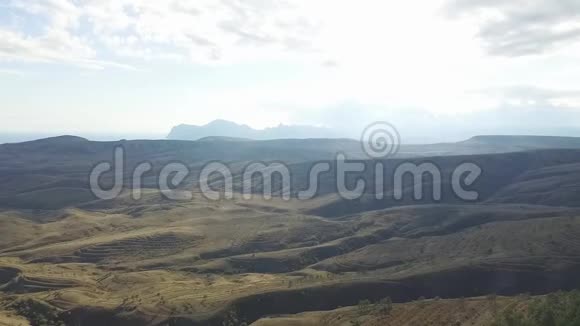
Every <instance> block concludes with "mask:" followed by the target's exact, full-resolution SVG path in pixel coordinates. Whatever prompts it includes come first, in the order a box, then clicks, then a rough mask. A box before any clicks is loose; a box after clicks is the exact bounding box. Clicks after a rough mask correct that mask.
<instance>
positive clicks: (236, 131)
mask: <svg viewBox="0 0 580 326" xmlns="http://www.w3.org/2000/svg"><path fill="white" fill-rule="evenodd" d="M206 137H226V138H244V139H259V140H265V139H280V138H339V135H338V133H335V132H334V131H333V130H331V129H327V128H319V127H313V126H289V125H284V124H279V125H278V126H277V127H271V128H266V129H263V130H257V129H252V128H251V127H249V126H247V125H243V124H237V123H235V122H232V121H228V120H223V119H218V120H214V121H212V122H210V123H208V124H206V125H203V126H195V125H186V124H181V125H179V126H176V127H173V128H172V129H171V132H170V133H169V135H168V136H167V139H178V140H199V139H202V138H206Z"/></svg>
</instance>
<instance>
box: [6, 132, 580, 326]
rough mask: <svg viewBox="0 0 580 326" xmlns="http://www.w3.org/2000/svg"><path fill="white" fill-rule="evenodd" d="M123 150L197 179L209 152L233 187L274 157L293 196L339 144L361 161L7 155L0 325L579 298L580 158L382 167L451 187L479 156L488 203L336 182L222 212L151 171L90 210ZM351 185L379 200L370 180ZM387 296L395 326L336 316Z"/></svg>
mask: <svg viewBox="0 0 580 326" xmlns="http://www.w3.org/2000/svg"><path fill="white" fill-rule="evenodd" d="M120 144H122V145H123V146H125V148H126V149H127V153H126V158H127V161H128V166H133V165H135V164H136V163H138V162H140V161H142V160H145V159H147V160H149V161H151V162H152V163H154V166H155V168H154V170H155V171H159V168H160V167H161V166H162V164H164V163H166V162H170V161H174V160H183V162H186V163H187V164H188V165H189V166H191V167H192V169H193V170H195V169H199V167H200V166H202V165H203V162H205V161H207V160H209V159H224V160H226V161H228V160H231V161H229V162H230V163H232V164H235V166H237V167H238V170H236V171H235V173H234V177H235V179H234V181H235V182H234V185H235V189H238V190H239V189H240V188H239V187H240V184H239V175H240V174H239V172H240V171H241V169H242V167H243V166H244V165H245V164H247V162H248V161H250V160H254V159H260V160H264V161H269V160H274V159H276V157H277V156H281V157H282V158H284V159H285V160H287V161H288V162H289V163H290V164H289V168H290V170H291V171H292V175H293V178H295V180H296V182H297V186H298V187H299V188H300V187H302V186H305V185H306V183H305V182H306V181H308V179H307V178H306V179H304V178H301V177H303V176H305V175H307V174H306V173H305V172H307V171H308V170H307V168H308V167H309V166H310V164H311V160H313V159H314V158H316V159H320V160H325V159H329V158H332V156H333V152H334V151H336V150H337V149H341V148H342V149H350V150H351V153H353V154H352V155H356V153H359V154H360V148H359V147H358V146H359V144H358V143H356V142H354V141H349V140H309V141H301V140H276V141H249V140H243V141H242V140H231V139H221V138H217V139H206V140H202V141H199V142H190V141H123V142H92V141H88V140H86V139H81V138H76V137H59V138H53V139H44V140H39V141H35V142H29V143H21V144H7V145H2V146H0V157H1V158H2V160H1V161H0V171H1V172H0V176H1V178H2V181H3V183H1V184H0V185H1V186H0V193H1V196H2V198H1V200H0V322H3V321H4V320H10V322H12V320H14V322H16V321H18V322H21V321H22V322H23V323H26V322H29V323H31V324H38V323H39V320H45V321H46V320H49V321H51V322H52V323H53V324H56V325H58V323H61V324H62V323H64V324H65V325H78V324H82V325H89V326H92V325H95V326H100V325H136V326H137V325H224V324H225V325H240V324H242V323H247V324H251V323H254V322H255V323H256V325H319V324H320V325H335V324H338V325H341V323H343V322H344V323H346V324H345V325H348V323H350V322H351V321H354V322H355V323H356V322H360V323H361V324H365V325H384V324H386V325H389V323H391V324H393V325H417V324H418V325H425V323H431V324H433V325H448V324H449V322H451V321H455V322H459V324H458V325H488V323H489V322H490V320H491V319H490V317H489V313H490V310H489V308H488V307H485V306H482V305H481V304H480V303H481V302H483V301H482V300H487V299H482V298H481V297H485V296H491V295H494V294H495V295H500V296H516V295H518V294H521V293H530V294H532V295H543V294H547V293H550V292H554V291H558V290H572V289H577V288H580V280H579V279H578V277H577V275H578V272H580V259H579V257H580V242H579V241H578V239H580V208H579V207H577V206H578V202H580V200H579V198H578V195H577V192H576V191H572V190H573V189H576V187H577V184H578V182H579V180H580V178H578V169H579V167H580V151H579V150H577V149H535V150H530V151H518V152H513V153H487V154H477V155H448V156H424V157H414V158H409V159H407V160H403V158H402V157H398V158H393V159H390V160H386V161H382V163H383V164H384V165H385V166H386V167H387V170H386V171H387V172H389V171H391V170H392V169H394V168H395V167H396V166H397V164H400V163H401V162H406V161H409V160H410V162H414V163H421V162H427V161H428V162H431V163H434V164H436V165H437V166H439V168H440V169H441V171H442V174H443V175H444V176H445V175H447V174H449V173H450V172H451V171H452V170H453V169H454V167H455V166H457V164H458V163H461V162H465V161H470V162H476V163H477V164H479V165H480V166H481V168H482V170H483V174H482V177H481V179H479V180H478V181H477V182H476V183H474V184H473V185H472V189H476V190H478V191H479V192H480V194H481V197H480V199H479V200H478V201H475V202H463V201H459V200H457V199H456V198H453V197H449V199H447V197H443V199H444V200H442V201H440V202H435V201H433V200H429V199H428V198H427V199H425V200H424V201H412V200H410V197H409V198H407V199H405V200H402V201H400V202H393V201H389V200H383V201H376V200H370V199H369V197H373V196H372V195H373V193H372V192H370V193H369V195H367V197H364V198H363V199H361V200H358V201H346V200H343V199H340V197H339V196H338V195H337V193H336V184H335V179H334V177H335V176H334V171H333V172H331V173H329V174H328V175H325V176H324V178H322V179H321V183H320V189H319V190H320V193H319V196H317V197H315V198H312V199H310V200H298V199H292V200H289V201H284V200H282V199H281V198H279V197H277V196H274V198H273V199H271V200H264V199H261V198H259V197H255V198H253V199H251V200H246V199H243V198H242V197H241V196H240V194H236V195H235V197H234V199H232V200H222V201H211V200H207V199H205V198H204V197H203V196H202V195H201V194H200V193H199V190H198V189H196V188H193V192H194V193H193V194H194V196H193V198H192V199H191V200H179V201H174V200H169V199H168V198H166V197H164V196H163V195H162V194H160V193H159V191H158V190H157V189H156V183H155V182H153V179H154V178H153V177H154V175H153V176H151V179H147V180H150V183H146V184H145V186H144V188H143V189H142V195H143V197H142V198H141V199H140V200H138V201H135V200H134V199H132V197H131V193H130V191H129V190H128V189H127V190H125V191H124V192H123V193H122V194H121V195H120V196H119V197H117V198H114V199H111V200H95V199H94V198H92V197H91V196H90V195H88V194H87V192H88V185H87V183H86V182H87V181H86V173H87V171H88V169H89V168H90V167H91V166H92V165H94V164H95V163H96V162H99V161H100V160H110V155H111V151H112V149H113V148H114V147H115V146H117V145H120ZM281 144H282V145H281ZM349 146H350V147H349ZM357 151H359V152H357ZM63 153H66V155H63ZM278 159H280V157H278ZM364 162H365V164H367V165H372V164H374V163H376V162H375V161H369V160H365V161H364ZM389 169H391V170H389ZM369 171H370V170H369ZM154 173H157V172H154ZM126 176H127V177H128V174H126ZM196 177H197V176H196V175H195V174H194V175H193V176H191V177H190V179H188V183H187V184H186V185H184V186H183V188H181V189H180V191H183V192H185V191H186V190H187V187H189V185H192V184H194V180H195V178H196ZM355 177H363V178H367V180H368V181H369V188H370V189H374V187H373V186H374V184H372V183H371V182H370V181H371V180H372V178H371V176H370V175H369V174H365V173H362V174H359V175H356V174H355V175H353V176H351V178H355ZM352 180H354V179H352ZM444 180H445V178H444ZM212 182H213V186H215V187H217V188H219V187H220V186H221V184H220V182H219V180H217V179H212ZM429 182H432V181H430V180H429V179H426V181H425V184H424V186H425V187H426V188H429V186H431V184H430V183H429ZM386 184H387V183H386ZM259 185H260V184H259V183H258V184H257V185H256V187H257V188H259ZM404 185H405V187H406V189H411V188H410V187H411V186H412V185H413V183H412V182H411V180H410V179H407V181H406V182H405V184H404ZM274 186H275V189H276V186H279V185H278V184H276V183H275V185H274ZM445 187H448V185H445V184H444V189H447V190H445V191H444V194H445V193H446V192H448V191H449V188H445ZM257 188H256V189H255V190H256V191H257V190H258V189H257ZM277 189H279V188H277ZM189 191H191V188H190V189H189ZM409 191H410V190H409ZM385 297H389V298H391V299H392V301H393V302H394V303H395V306H394V310H393V314H392V315H389V316H390V317H389V319H388V320H385V318H384V316H382V315H375V314H374V313H372V312H369V313H366V314H364V315H361V314H360V313H358V312H357V311H358V309H359V308H341V307H353V306H357V304H358V303H359V302H361V301H363V300H370V301H373V302H375V301H378V300H381V299H383V298H385ZM437 297H440V298H442V300H436V299H435V298H437ZM423 298H427V299H423ZM461 298H473V299H466V300H461ZM498 300H499V301H498V302H503V303H505V305H511V304H512V303H514V302H516V303H517V302H519V301H518V300H519V299H514V298H498ZM502 300H503V301H502ZM516 303H514V304H516ZM461 307H464V308H461ZM31 312H33V313H32V314H31ZM434 312H438V313H434ZM281 315H283V316H281ZM427 315H428V316H429V317H427ZM272 316H277V317H272ZM421 316H423V317H421ZM456 324H457V323H456Z"/></svg>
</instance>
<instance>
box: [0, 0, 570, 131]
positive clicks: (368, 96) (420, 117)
mask: <svg viewBox="0 0 580 326" xmlns="http://www.w3.org/2000/svg"><path fill="white" fill-rule="evenodd" d="M0 106H1V108H0V128H1V129H0V130H1V131H2V132H4V133H47V134H48V133H50V134H59V133H73V134H114V135H131V134H135V135H137V134H138V135H151V136H152V137H153V135H164V134H166V133H167V132H168V131H169V129H170V128H171V127H172V126H174V125H177V124H181V123H189V124H203V123H207V122H209V121H211V120H213V119H217V118H222V119H228V120H233V121H236V122H239V123H245V124H248V125H250V126H252V127H255V128H263V127H268V126H274V125H278V124H279V123H284V124H308V125H321V126H328V127H334V128H342V129H344V130H349V131H351V132H352V131H353V130H354V129H357V128H360V127H361V126H362V125H364V124H365V123H368V122H370V121H372V120H387V121H391V122H393V123H394V124H396V125H397V126H398V127H399V128H400V129H402V134H403V135H405V134H407V135H410V137H414V136H416V135H422V136H425V137H427V136H428V135H435V136H438V137H439V138H437V137H435V138H436V139H440V138H441V137H443V136H442V135H448V136H449V137H451V138H453V137H464V136H465V135H469V134H470V133H471V134H474V133H504V134H510V133H512V134H513V133H525V134H531V133H537V134H565V135H578V136H580V132H578V131H577V130H580V1H578V0H557V1H554V0H512V1H504V0H429V1H425V0H407V1H384V0H358V1H352V0H350V1H342V0H286V1H278V0H26V1H22V0H0ZM443 138H444V137H443Z"/></svg>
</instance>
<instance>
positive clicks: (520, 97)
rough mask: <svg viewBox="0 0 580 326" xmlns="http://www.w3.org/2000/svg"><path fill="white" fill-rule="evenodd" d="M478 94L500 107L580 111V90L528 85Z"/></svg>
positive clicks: (493, 89) (490, 89)
mask: <svg viewBox="0 0 580 326" xmlns="http://www.w3.org/2000/svg"><path fill="white" fill-rule="evenodd" d="M477 92H478V93H480V94H482V95H485V96H489V97H494V98H496V99H497V100H498V102H499V103H500V106H506V107H513V108H517V107H536V108H546V109H550V108H554V109H556V108H558V109H575V110H576V111H578V110H579V109H580V90H573V89H550V88H541V87H536V86H529V85H516V86H505V87H494V88H487V89H484V90H480V91H477Z"/></svg>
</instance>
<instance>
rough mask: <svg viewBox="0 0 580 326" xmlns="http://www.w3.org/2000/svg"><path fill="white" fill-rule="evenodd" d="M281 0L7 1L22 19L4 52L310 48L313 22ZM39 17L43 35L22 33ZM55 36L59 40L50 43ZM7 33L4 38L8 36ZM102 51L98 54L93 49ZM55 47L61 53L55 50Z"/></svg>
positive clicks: (237, 52) (214, 54) (244, 52)
mask: <svg viewBox="0 0 580 326" xmlns="http://www.w3.org/2000/svg"><path fill="white" fill-rule="evenodd" d="M297 3H298V5H294V4H291V3H290V2H286V1H284V0H276V1H265V0H220V1H215V0H197V1H185V0H170V1H151V0H131V1H129V0H78V1H71V0H30V1H26V2H22V1H17V0H12V1H9V2H8V5H7V8H8V10H9V11H10V13H11V14H12V15H15V16H16V17H18V18H20V20H21V21H23V23H22V24H21V26H20V28H19V29H17V30H14V29H7V28H2V27H1V26H0V32H2V33H3V35H2V36H3V37H2V38H0V47H1V48H2V49H3V52H2V54H3V56H4V57H10V58H11V59H19V58H20V59H23V60H27V61H29V60H31V59H34V60H36V61H43V62H44V61H48V62H53V61H57V60H58V59H62V61H64V62H71V60H70V59H71V57H75V58H77V59H78V60H77V61H81V62H84V61H87V60H90V59H94V58H95V57H97V56H99V55H101V54H102V53H101V52H105V53H108V54H112V55H114V56H117V57H131V58H138V59H146V60H149V59H157V58H162V59H167V58H172V59H176V58H177V59H181V60H190V61H193V62H198V63H208V62H217V61H221V62H234V61H239V60H242V61H243V60H244V59H249V58H252V59H255V60H259V59H260V58H263V57H267V56H271V57H274V56H275V55H276V53H280V52H283V51H287V50H293V51H304V50H311V49H312V43H313V42H312V36H313V34H314V32H315V30H316V28H315V27H316V24H315V23H314V22H311V21H309V19H308V18H307V17H306V15H305V12H304V11H301V7H300V4H301V3H302V4H304V3H306V2H305V1H303V0H299V1H298V2H297ZM39 22H42V24H43V26H42V29H43V31H44V32H43V34H42V35H40V36H38V35H31V34H30V33H28V34H27V33H25V32H24V31H25V30H26V27H27V26H26V25H27V24H28V25H32V24H33V23H34V24H38V23H39ZM55 35H58V37H59V38H60V40H58V41H57V42H55V41H47V39H49V38H52V37H54V36H55ZM8 36H9V37H8ZM93 49H99V50H100V51H99V53H90V52H91V50H92V51H93V52H95V50H93ZM57 50H58V53H57Z"/></svg>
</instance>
